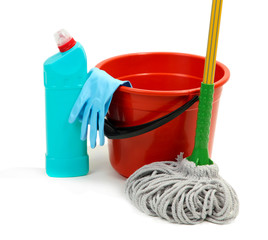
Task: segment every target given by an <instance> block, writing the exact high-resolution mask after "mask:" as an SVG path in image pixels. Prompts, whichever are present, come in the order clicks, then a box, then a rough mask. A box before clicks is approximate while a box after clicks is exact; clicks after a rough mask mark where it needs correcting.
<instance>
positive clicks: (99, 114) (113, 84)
mask: <svg viewBox="0 0 268 240" xmlns="http://www.w3.org/2000/svg"><path fill="white" fill-rule="evenodd" d="M121 85H123V86H127V87H132V86H131V83H130V82H129V81H120V80H117V79H115V78H113V77H112V76H110V75H109V74H108V73H106V72H105V71H103V70H100V69H98V68H93V69H91V70H90V72H89V73H88V75H87V81H86V82H85V84H84V86H83V88H82V90H81V92H80V95H79V96H78V98H77V100H76V102H75V104H74V106H73V109H72V111H71V114H70V117H69V123H73V122H74V121H75V120H76V119H78V120H80V121H81V122H82V125H81V140H86V139H87V131H88V124H90V146H91V148H95V147H96V139H97V130H99V137H100V145H101V146H103V145H104V118H105V116H106V114H107V112H108V109H109V106H110V103H111V101H112V97H113V94H114V92H115V91H116V89H117V88H118V87H119V86H121Z"/></svg>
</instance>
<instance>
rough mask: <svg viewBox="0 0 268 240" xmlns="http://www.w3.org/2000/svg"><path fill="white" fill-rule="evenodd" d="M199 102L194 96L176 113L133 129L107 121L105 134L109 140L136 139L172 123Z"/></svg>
mask: <svg viewBox="0 0 268 240" xmlns="http://www.w3.org/2000/svg"><path fill="white" fill-rule="evenodd" d="M198 100H199V97H198V96H194V97H193V98H192V99H191V100H190V101H188V102H187V103H185V104H184V105H183V106H181V107H179V108H178V109H176V110H175V111H173V112H171V113H169V114H167V115H165V116H163V117H161V118H159V119H156V120H154V121H151V122H148V123H145V124H142V125H138V126H133V127H115V126H113V124H112V123H111V122H110V121H109V120H108V119H105V123H104V134H105V136H106V137H107V138H109V139H125V138H131V137H136V136H139V135H141V134H144V133H147V132H150V131H152V130H154V129H156V128H159V127H161V126H162V125H164V124H166V123H168V122H170V121H171V120H173V119H174V118H176V117H178V116H179V115H181V114H182V113H184V112H185V111H186V110H187V109H189V108H190V107H191V106H192V105H193V104H194V103H196V102H197V101H198Z"/></svg>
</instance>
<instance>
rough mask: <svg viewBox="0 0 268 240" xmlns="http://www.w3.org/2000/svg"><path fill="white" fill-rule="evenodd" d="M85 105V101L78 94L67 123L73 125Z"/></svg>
mask: <svg viewBox="0 0 268 240" xmlns="http://www.w3.org/2000/svg"><path fill="white" fill-rule="evenodd" d="M85 104H86V100H85V98H83V97H82V96H81V94H80V95H79V97H78V98H77V100H76V102H75V104H74V106H73V108H72V110H71V113H70V116H69V123H73V122H74V121H75V120H76V118H77V117H78V115H79V113H80V112H81V111H82V110H83V108H84V105H85ZM81 114H83V113H81ZM81 114H80V115H81Z"/></svg>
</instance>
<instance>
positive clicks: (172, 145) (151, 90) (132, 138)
mask: <svg viewBox="0 0 268 240" xmlns="http://www.w3.org/2000/svg"><path fill="white" fill-rule="evenodd" d="M204 65H205V57H202V56H197V55H192V54H185V53H177V52H146V53H130V54H124V55H120V56H115V57H111V58H109V59H106V60H104V61H102V62H100V63H99V64H97V65H96V66H97V67H98V68H100V69H102V70H105V71H106V72H108V73H109V74H110V75H112V76H113V77H115V78H117V79H119V80H121V81H124V80H129V81H131V84H132V86H133V88H129V87H124V86H122V87H120V88H119V89H118V90H117V91H116V92H115V93H114V95H113V100H112V102H111V104H110V107H109V111H108V113H107V116H106V123H108V124H105V126H104V129H105V136H106V137H107V138H108V148H109V159H110V162H111V164H112V166H113V168H114V169H115V170H116V171H117V172H118V173H119V174H121V175H123V176H124V177H129V176H130V175H131V174H133V173H134V172H135V171H136V170H138V169H139V168H141V167H142V166H144V165H146V164H150V163H152V162H156V161H172V160H174V159H175V158H176V157H177V155H178V152H184V154H185V156H189V155H190V154H191V153H192V151H193V148H194V140H195V128H196V120H197V111H198V102H196V100H198V98H197V97H195V96H196V95H199V94H200V84H201V82H202V79H203V73H204ZM122 66H123V67H122ZM229 77H230V71H229V69H228V68H227V67H226V66H225V65H224V64H222V63H220V62H217V64H216V72H215V91H214V100H213V111H212V118H211V126H210V140H209V153H211V152H212V149H213V142H214V141H213V140H214V132H215V129H216V127H217V114H218V108H219V105H220V101H221V94H222V91H223V90H224V86H225V84H226V83H227V81H228V80H229ZM192 103H194V104H193V105H192ZM188 107H189V108H188ZM182 109H183V111H181V110H182ZM182 112H183V113H182ZM178 115H179V116H178ZM171 116H172V117H171ZM174 116H175V118H174V119H173V117H174ZM172 119H173V120H172ZM169 120H172V121H169ZM168 121H169V122H168ZM162 123H165V124H164V125H163V126H161V125H162ZM160 126H161V127H160ZM155 127H157V128H155ZM148 130H150V132H147V131H148ZM178 136H180V137H178ZM126 137H127V138H126ZM133 146H135V147H133ZM137 149H138V151H137Z"/></svg>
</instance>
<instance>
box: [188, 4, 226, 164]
mask: <svg viewBox="0 0 268 240" xmlns="http://www.w3.org/2000/svg"><path fill="white" fill-rule="evenodd" d="M222 2H223V0H213V4H212V10H211V19H210V29H209V37H208V46H207V55H206V61H205V69H204V76H203V82H202V83H201V89H200V97H199V105H198V114H197V122H196V135H195V145H194V150H193V152H192V155H191V156H190V157H188V160H189V161H192V162H194V163H195V164H196V165H197V166H198V165H211V164H213V162H212V160H211V159H210V158H209V153H208V142H209V133H210V122H211V113H212V104H213V94H214V77H215V68H216V55H217V47H218V38H219V30H220V19H221V10H222Z"/></svg>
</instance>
